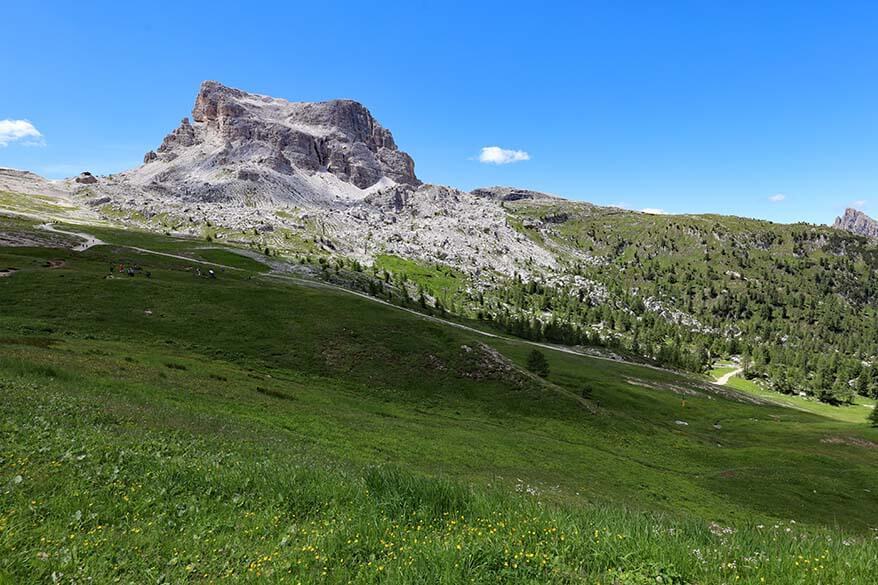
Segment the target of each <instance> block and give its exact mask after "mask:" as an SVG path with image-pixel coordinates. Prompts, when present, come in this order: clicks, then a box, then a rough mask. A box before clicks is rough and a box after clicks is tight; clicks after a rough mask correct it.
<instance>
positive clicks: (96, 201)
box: [85, 197, 112, 207]
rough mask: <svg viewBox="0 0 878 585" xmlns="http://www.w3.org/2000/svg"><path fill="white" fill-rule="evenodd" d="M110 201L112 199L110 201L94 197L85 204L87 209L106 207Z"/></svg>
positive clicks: (106, 198) (107, 198)
mask: <svg viewBox="0 0 878 585" xmlns="http://www.w3.org/2000/svg"><path fill="white" fill-rule="evenodd" d="M111 201H112V199H110V198H109V197H95V198H94V199H89V200H88V201H86V202H85V204H86V205H88V206H89V207H99V206H101V205H106V204H107V203H110V202H111Z"/></svg>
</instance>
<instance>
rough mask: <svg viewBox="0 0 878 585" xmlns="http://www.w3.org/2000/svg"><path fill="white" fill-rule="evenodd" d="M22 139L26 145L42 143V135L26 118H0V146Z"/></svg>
mask: <svg viewBox="0 0 878 585" xmlns="http://www.w3.org/2000/svg"><path fill="white" fill-rule="evenodd" d="M22 139H27V140H26V141H25V142H24V144H28V145H36V144H42V143H43V135H42V134H40V131H39V130H37V129H36V128H35V127H34V125H33V124H31V123H30V122H28V121H27V120H0V146H8V145H9V143H10V142H15V141H16V140H22Z"/></svg>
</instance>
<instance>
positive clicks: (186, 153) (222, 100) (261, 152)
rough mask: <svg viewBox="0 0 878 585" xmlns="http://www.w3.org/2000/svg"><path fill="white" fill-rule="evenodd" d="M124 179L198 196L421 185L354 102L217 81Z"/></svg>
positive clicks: (312, 196) (294, 194) (353, 192)
mask: <svg viewBox="0 0 878 585" xmlns="http://www.w3.org/2000/svg"><path fill="white" fill-rule="evenodd" d="M143 161H144V164H143V166H141V167H139V168H137V169H134V170H132V171H128V172H127V173H125V174H124V178H125V179H126V180H127V181H128V182H131V183H133V184H136V185H139V186H142V187H144V188H146V189H148V190H156V191H164V192H173V193H175V194H177V195H179V196H182V197H184V198H187V199H191V200H195V201H237V200H240V199H242V198H243V197H245V196H246V197H248V198H251V199H252V198H254V197H255V198H256V199H270V200H275V201H286V202H310V203H315V202H318V201H319V200H322V199H326V198H327V197H328V198H329V199H330V200H331V199H333V198H361V197H363V196H364V195H365V193H363V191H367V190H369V189H370V188H373V187H376V188H380V187H385V186H391V185H395V184H403V185H414V186H416V185H419V184H420V181H419V180H418V178H417V176H415V170H414V162H413V161H412V158H411V157H410V156H409V155H408V154H406V153H405V152H402V151H401V150H399V149H398V148H397V146H396V142H395V141H394V140H393V135H392V134H391V133H390V130H387V129H386V128H384V127H383V126H381V124H379V123H378V121H377V120H375V118H374V117H373V116H372V114H371V113H370V112H369V110H367V109H366V108H365V106H363V105H362V104H360V103H358V102H355V101H352V100H331V101H326V102H316V103H306V102H290V101H287V100H284V99H278V98H272V97H267V96H262V95H258V94H252V93H247V92H245V91H242V90H240V89H234V88H231V87H226V86H225V85H222V84H221V83H218V82H216V81H205V82H204V83H202V84H201V88H200V90H199V92H198V96H197V98H196V100H195V106H194V108H193V110H192V119H191V121H190V119H189V118H184V119H183V121H182V122H181V123H180V126H179V127H178V128H176V129H175V130H174V131H173V132H171V133H170V134H168V135H167V136H166V137H165V139H164V141H163V142H162V143H161V145H160V146H159V147H158V148H157V149H156V150H152V151H149V152H147V153H146V155H145V156H144V159H143Z"/></svg>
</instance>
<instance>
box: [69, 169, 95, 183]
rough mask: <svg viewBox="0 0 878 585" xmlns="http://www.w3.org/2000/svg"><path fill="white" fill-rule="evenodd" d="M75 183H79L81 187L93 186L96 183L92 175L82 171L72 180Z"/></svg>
mask: <svg viewBox="0 0 878 585" xmlns="http://www.w3.org/2000/svg"><path fill="white" fill-rule="evenodd" d="M74 181H75V182H77V183H80V184H82V185H94V184H95V183H97V182H98V179H97V177H95V176H94V175H92V174H91V173H90V172H88V171H83V172H81V173H79V176H78V177H76V178H75V179H74Z"/></svg>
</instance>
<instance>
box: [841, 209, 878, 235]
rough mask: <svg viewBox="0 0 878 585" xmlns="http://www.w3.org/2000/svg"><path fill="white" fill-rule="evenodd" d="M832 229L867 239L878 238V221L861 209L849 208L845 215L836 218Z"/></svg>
mask: <svg viewBox="0 0 878 585" xmlns="http://www.w3.org/2000/svg"><path fill="white" fill-rule="evenodd" d="M832 227H834V228H836V229H839V230H845V231H848V232H851V233H854V234H858V235H861V236H866V237H867V238H878V221H875V220H874V219H872V218H871V217H869V216H868V215H866V214H865V213H863V212H862V211H860V210H859V209H853V208H850V207H849V208H847V209H845V210H844V215H842V216H841V217H836V218H835V223H833V224H832Z"/></svg>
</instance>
